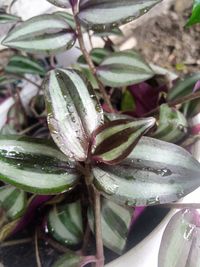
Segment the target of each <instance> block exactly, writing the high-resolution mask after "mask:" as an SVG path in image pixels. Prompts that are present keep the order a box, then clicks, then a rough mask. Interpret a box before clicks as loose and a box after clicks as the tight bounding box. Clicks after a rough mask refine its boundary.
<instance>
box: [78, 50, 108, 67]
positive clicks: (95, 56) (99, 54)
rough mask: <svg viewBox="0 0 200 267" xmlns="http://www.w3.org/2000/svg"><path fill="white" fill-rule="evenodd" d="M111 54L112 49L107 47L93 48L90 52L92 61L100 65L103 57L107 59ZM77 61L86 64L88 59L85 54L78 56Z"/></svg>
mask: <svg viewBox="0 0 200 267" xmlns="http://www.w3.org/2000/svg"><path fill="white" fill-rule="evenodd" d="M110 54H111V51H109V50H107V49H106V48H93V49H92V50H91V52H90V56H91V58H92V61H93V62H94V63H95V64H97V65H99V64H100V63H101V62H102V61H103V59H105V58H106V57H107V56H108V55H110ZM77 62H78V63H80V64H86V60H85V58H84V56H83V55H81V56H80V57H79V58H78V60H77Z"/></svg>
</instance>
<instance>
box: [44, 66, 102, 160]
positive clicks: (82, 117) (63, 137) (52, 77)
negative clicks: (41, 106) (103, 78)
mask: <svg viewBox="0 0 200 267" xmlns="http://www.w3.org/2000/svg"><path fill="white" fill-rule="evenodd" d="M43 87H44V89H45V94H46V105H47V111H48V124H49V129H50V131H51V135H52V137H53V139H54V141H55V142H56V144H57V145H58V147H59V148H60V149H61V150H62V152H63V153H65V154H66V155H67V156H68V157H71V158H73V159H76V160H79V161H84V160H85V159H86V158H87V152H88V146H89V138H90V135H91V133H92V132H93V131H94V130H95V129H96V128H97V127H98V126H100V125H101V124H102V122H103V111H102V108H101V106H100V104H99V102H98V100H97V98H96V96H95V93H94V91H93V89H92V87H91V85H90V84H89V83H88V81H87V80H86V79H85V78H84V77H83V75H82V74H81V73H80V72H78V71H76V70H72V69H66V70H64V69H57V70H52V71H50V72H49V73H48V75H47V76H46V78H45V80H44V84H43Z"/></svg>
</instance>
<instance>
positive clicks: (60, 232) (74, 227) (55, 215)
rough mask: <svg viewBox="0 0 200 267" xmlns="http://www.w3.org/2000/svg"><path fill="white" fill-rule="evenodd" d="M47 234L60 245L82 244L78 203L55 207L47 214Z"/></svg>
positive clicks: (80, 213) (80, 214)
mask: <svg viewBox="0 0 200 267" xmlns="http://www.w3.org/2000/svg"><path fill="white" fill-rule="evenodd" d="M47 228H48V231H49V233H50V234H51V235H52V236H53V237H54V238H55V239H56V240H57V241H58V242H60V243H62V244H64V245H68V246H75V245H78V244H80V243H81V242H82V239H83V223H82V212H81V204H80V201H77V202H74V203H70V204H64V205H59V206H58V205H55V206H54V207H53V209H52V210H51V211H50V212H49V214H48V219H47Z"/></svg>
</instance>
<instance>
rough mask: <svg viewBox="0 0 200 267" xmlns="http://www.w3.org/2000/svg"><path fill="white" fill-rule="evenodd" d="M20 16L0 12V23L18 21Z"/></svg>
mask: <svg viewBox="0 0 200 267" xmlns="http://www.w3.org/2000/svg"><path fill="white" fill-rule="evenodd" d="M20 20H21V18H20V17H18V16H15V15H11V14H7V13H2V12H0V24H5V23H12V22H18V21H20Z"/></svg>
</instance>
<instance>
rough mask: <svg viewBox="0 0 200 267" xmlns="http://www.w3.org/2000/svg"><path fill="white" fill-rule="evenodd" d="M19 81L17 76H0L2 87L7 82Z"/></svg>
mask: <svg viewBox="0 0 200 267" xmlns="http://www.w3.org/2000/svg"><path fill="white" fill-rule="evenodd" d="M16 81H17V78H15V77H13V76H10V75H2V76H0V87H3V86H4V85H6V84H10V83H14V82H16Z"/></svg>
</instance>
